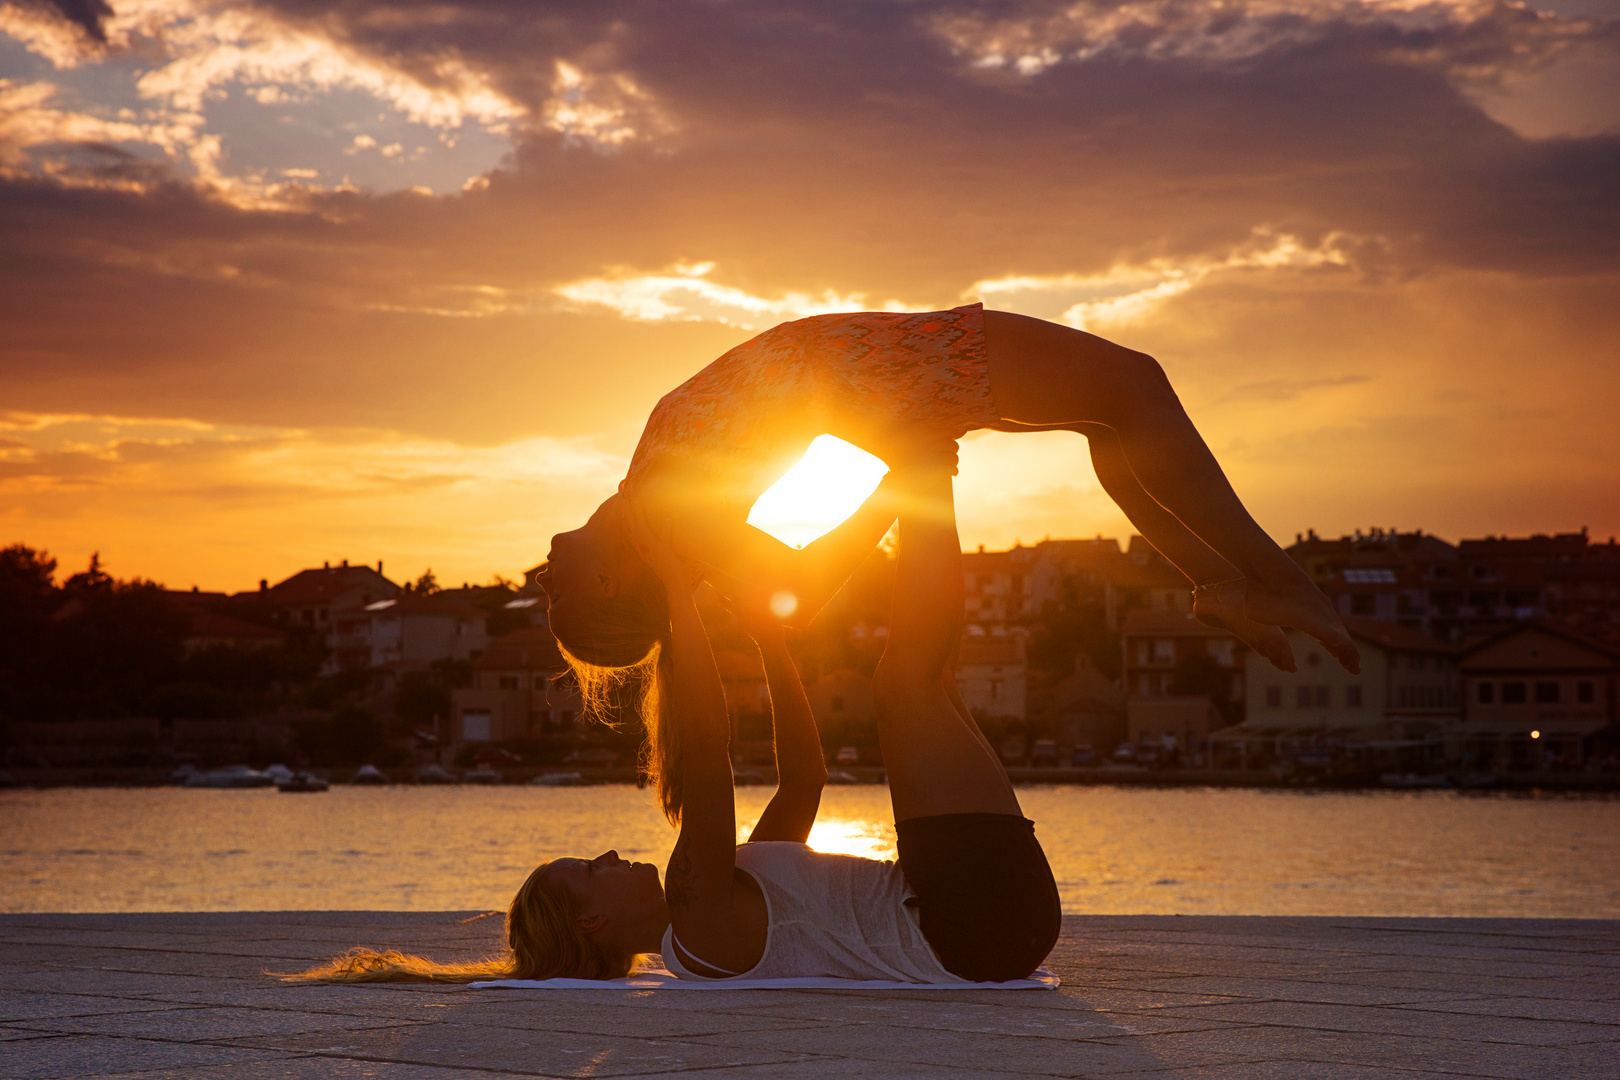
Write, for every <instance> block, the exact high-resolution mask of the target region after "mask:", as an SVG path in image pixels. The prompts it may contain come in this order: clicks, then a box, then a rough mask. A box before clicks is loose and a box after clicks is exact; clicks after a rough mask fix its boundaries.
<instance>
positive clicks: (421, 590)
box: [407, 566, 442, 596]
mask: <svg viewBox="0 0 1620 1080" xmlns="http://www.w3.org/2000/svg"><path fill="white" fill-rule="evenodd" d="M407 588H409V589H410V591H411V592H413V593H416V594H417V595H418V596H432V595H433V594H434V593H436V592H438V591H440V589H441V588H442V586H440V585H439V579H438V578H436V577H434V576H433V567H431V566H430V567H428V568H427V569H426V570H424V571H422V576H421V577H419V578H417V579H416V580H415V581H414V582H412V583H411V584H410V585H409V586H407Z"/></svg>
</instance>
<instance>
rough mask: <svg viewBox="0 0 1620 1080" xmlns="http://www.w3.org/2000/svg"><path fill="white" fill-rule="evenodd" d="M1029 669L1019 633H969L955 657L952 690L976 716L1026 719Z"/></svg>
mask: <svg viewBox="0 0 1620 1080" xmlns="http://www.w3.org/2000/svg"><path fill="white" fill-rule="evenodd" d="M1028 680H1029V667H1028V662H1027V660H1026V656H1025V649H1024V635H1023V634H1021V633H1003V634H972V633H969V634H967V635H966V636H964V637H963V638H962V647H961V649H960V651H958V653H957V656H956V687H957V690H958V692H960V693H961V695H962V701H963V702H964V703H965V704H966V705H967V707H968V710H969V711H970V712H972V713H973V715H974V716H976V717H982V718H984V719H1006V720H1026V719H1028V716H1029V704H1028V689H1029V687H1028Z"/></svg>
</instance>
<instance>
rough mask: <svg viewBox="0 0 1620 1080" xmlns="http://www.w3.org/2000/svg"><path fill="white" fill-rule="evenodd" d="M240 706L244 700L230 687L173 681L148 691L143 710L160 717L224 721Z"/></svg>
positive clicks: (162, 718)
mask: <svg viewBox="0 0 1620 1080" xmlns="http://www.w3.org/2000/svg"><path fill="white" fill-rule="evenodd" d="M241 709H242V703H241V700H240V699H239V698H238V697H237V696H236V695H235V694H233V693H231V692H230V691H228V690H221V689H220V688H219V687H217V686H210V685H208V684H207V683H202V682H173V683H165V684H164V685H162V686H159V687H155V688H154V689H153V690H152V691H151V692H150V693H149V694H147V695H146V700H145V702H144V704H143V707H142V709H141V711H142V712H143V713H146V714H148V715H150V716H155V717H157V718H158V719H160V720H223V719H226V718H227V717H232V716H236V715H237V714H238V713H239V712H241Z"/></svg>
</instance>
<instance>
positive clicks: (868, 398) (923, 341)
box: [621, 304, 1000, 505]
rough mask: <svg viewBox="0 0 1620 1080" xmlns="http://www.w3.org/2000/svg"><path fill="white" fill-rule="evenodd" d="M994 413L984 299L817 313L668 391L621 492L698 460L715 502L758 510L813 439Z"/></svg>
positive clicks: (866, 441) (980, 421) (875, 439)
mask: <svg viewBox="0 0 1620 1080" xmlns="http://www.w3.org/2000/svg"><path fill="white" fill-rule="evenodd" d="M998 419H1000V416H999V414H998V413H997V412H996V407H995V402H994V400H993V399H992V398H991V394H990V377H989V374H988V371H987V369H986V366H985V350H984V306H983V305H982V304H965V305H963V306H962V307H955V308H951V309H949V310H948V311H927V312H921V313H905V312H886V311H862V312H856V313H853V314H837V315H814V316H811V317H810V318H808V319H799V320H797V321H794V322H788V323H782V324H781V325H780V326H776V327H772V328H771V329H770V330H767V331H765V332H764V333H763V334H760V335H759V336H757V337H754V338H751V339H750V340H748V341H745V342H743V343H742V344H741V345H739V346H737V347H736V348H735V349H732V350H731V351H730V352H728V353H726V354H725V355H724V356H722V357H720V359H718V360H716V361H715V362H714V363H712V364H710V365H709V366H708V367H706V368H704V369H703V370H702V371H700V372H698V373H697V374H696V375H694V376H692V377H691V378H690V379H688V380H686V381H685V382H684V383H682V384H681V385H680V386H677V387H676V388H675V389H674V390H672V391H670V392H669V393H668V394H666V395H664V397H663V398H662V399H661V400H660V401H659V402H658V405H657V407H656V408H654V409H653V412H652V416H651V417H649V418H648V420H647V427H646V429H645V430H643V432H642V434H641V442H640V443H639V444H638V445H637V446H636V452H635V455H634V456H633V457H632V458H631V460H630V472H629V475H628V476H627V477H626V478H625V485H621V487H626V486H633V485H634V484H635V482H636V479H637V477H639V476H641V475H642V474H643V473H644V472H645V471H646V470H647V468H648V467H649V466H650V465H651V464H652V463H653V462H654V461H657V460H659V459H660V458H664V457H673V458H678V459H684V460H685V461H686V462H688V463H690V464H693V465H696V466H697V468H698V469H699V470H700V471H701V472H702V473H703V474H705V475H706V477H707V478H708V479H709V480H710V481H712V482H713V483H715V484H716V485H717V489H716V491H715V492H714V494H715V496H716V497H717V498H719V499H721V500H722V501H724V502H731V503H739V504H750V505H751V504H752V503H753V501H754V499H756V498H758V496H759V494H760V493H761V492H763V491H764V490H765V489H766V488H768V487H769V486H770V485H771V484H773V483H775V481H776V479H777V478H778V477H780V476H781V474H782V473H783V472H785V471H786V470H787V469H788V468H790V467H791V466H792V465H793V463H794V462H795V461H796V460H798V458H799V457H800V456H802V455H803V453H804V450H805V447H807V446H808V445H809V444H810V441H811V440H812V439H814V438H815V437H816V436H817V435H822V434H832V435H836V436H838V437H839V438H842V439H846V440H848V441H849V442H852V443H854V444H855V445H857V446H862V447H863V448H865V449H873V446H874V445H877V444H880V443H881V441H882V438H881V437H882V435H883V434H884V433H886V432H889V431H893V430H896V429H898V428H904V427H915V426H922V427H931V428H935V429H937V430H940V431H943V432H947V433H949V434H950V435H951V436H952V437H953V438H959V437H961V436H962V435H963V434H964V433H965V432H968V431H971V430H973V429H975V428H980V427H987V426H989V425H991V424H994V423H995V422H996V421H997V420H998Z"/></svg>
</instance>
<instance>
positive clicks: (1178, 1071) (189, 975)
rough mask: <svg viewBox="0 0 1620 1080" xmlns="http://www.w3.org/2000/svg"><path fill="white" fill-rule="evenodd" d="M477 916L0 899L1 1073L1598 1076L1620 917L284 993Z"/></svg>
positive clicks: (445, 940)
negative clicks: (799, 980)
mask: <svg viewBox="0 0 1620 1080" xmlns="http://www.w3.org/2000/svg"><path fill="white" fill-rule="evenodd" d="M501 933H502V926H501V920H500V919H499V918H498V917H496V918H490V917H486V915H485V913H481V912H409V913H406V912H353V911H345V912H242V913H207V914H185V913H165V914H152V915H127V914H124V915H0V1076H3V1077H5V1078H6V1080H12V1078H16V1080H50V1078H55V1077H100V1076H108V1077H110V1076H117V1077H120V1078H121V1080H157V1078H160V1077H162V1078H172V1080H216V1078H218V1080H282V1078H286V1080H302V1078H306V1077H322V1078H326V1077H332V1078H337V1080H347V1078H351V1077H352V1078H355V1080H359V1078H362V1077H364V1078H368V1080H369V1078H379V1077H380V1078H385V1080H458V1078H459V1080H474V1078H477V1080H489V1078H500V1077H584V1076H593V1077H597V1076H636V1077H641V1076H675V1075H682V1076H697V1077H703V1076H714V1077H716V1078H720V1077H725V1078H733V1077H735V1078H777V1077H780V1078H795V1080H798V1078H811V1077H815V1078H821V1077H884V1078H889V1077H895V1078H909V1077H941V1078H951V1080H975V1078H984V1080H990V1078H997V1080H1006V1078H1009V1077H1103V1076H1107V1077H1130V1078H1133V1080H1134V1078H1140V1080H1170V1078H1181V1080H1192V1078H1195V1077H1196V1078H1198V1080H1273V1078H1290V1080H1294V1078H1297V1080H1318V1078H1320V1080H1394V1078H1396V1077H1399V1078H1401V1080H1425V1078H1428V1077H1436V1078H1438V1077H1453V1078H1455V1077H1465V1076H1478V1077H1492V1078H1500V1080H1520V1078H1523V1080H1531V1078H1535V1080H1541V1078H1544V1077H1558V1078H1560V1080H1588V1078H1590V1080H1620V922H1617V921H1597V920H1574V919H1572V920H1545V919H1538V920H1513V919H1476V920H1471V919H1357V918H1248V917H1234V918H1220V917H1210V916H1200V917H1192V918H1185V917H1175V916H1166V917H1149V916H1120V917H1084V916H1082V917H1070V918H1068V919H1066V920H1065V923H1064V932H1063V936H1062V938H1061V940H1060V941H1059V943H1058V946H1057V948H1056V949H1055V950H1054V951H1053V954H1052V958H1051V960H1050V961H1049V965H1050V966H1051V967H1052V968H1053V969H1054V970H1056V971H1057V972H1058V974H1059V975H1061V976H1062V977H1063V980H1064V986H1063V988H1062V990H1060V991H1059V992H1057V993H1046V992H1038V991H1030V992H1020V993H1009V992H1005V991H1002V992H985V991H979V990H951V991H928V992H906V991H886V992H865V991H842V990H840V991H807V990H800V991H758V990H713V991H704V992H699V993H690V992H680V991H665V992H655V991H647V990H635V991H625V990H616V989H603V990H591V991H579V992H564V993H558V992H551V991H535V990H515V991H514V990H469V989H466V988H464V987H457V986H412V985H398V984H392V985H366V986H299V985H288V984H285V983H281V982H279V981H277V980H276V979H275V977H274V976H273V975H272V974H270V972H274V971H292V970H297V969H299V968H300V967H302V966H304V965H307V964H309V963H311V962H314V961H318V960H323V959H325V958H327V957H329V956H331V955H333V954H334V953H337V952H341V951H342V950H344V949H346V948H348V947H349V946H351V945H361V944H363V945H371V946H378V947H391V948H399V949H405V950H411V951H417V952H421V953H424V954H427V955H430V956H433V957H435V958H439V959H456V958H466V957H471V956H479V955H484V954H488V953H490V952H493V951H496V950H498V949H499V947H500V945H501Z"/></svg>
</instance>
